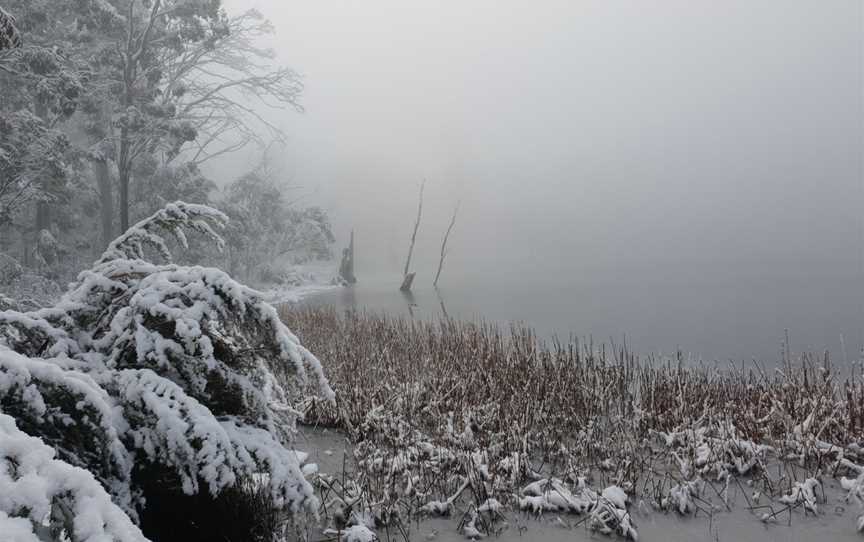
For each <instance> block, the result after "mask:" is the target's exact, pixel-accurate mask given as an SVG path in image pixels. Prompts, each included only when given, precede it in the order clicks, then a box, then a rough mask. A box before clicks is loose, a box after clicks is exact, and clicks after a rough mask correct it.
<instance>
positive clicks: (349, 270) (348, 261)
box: [339, 230, 357, 284]
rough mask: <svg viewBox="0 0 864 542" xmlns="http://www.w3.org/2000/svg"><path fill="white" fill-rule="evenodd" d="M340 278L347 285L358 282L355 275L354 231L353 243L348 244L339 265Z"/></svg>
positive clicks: (352, 234)
mask: <svg viewBox="0 0 864 542" xmlns="http://www.w3.org/2000/svg"><path fill="white" fill-rule="evenodd" d="M339 276H340V277H341V278H342V280H344V281H345V282H346V283H347V284H354V283H356V282H357V277H356V276H355V275H354V230H351V241H350V242H349V243H348V248H346V249H343V250H342V263H340V264H339Z"/></svg>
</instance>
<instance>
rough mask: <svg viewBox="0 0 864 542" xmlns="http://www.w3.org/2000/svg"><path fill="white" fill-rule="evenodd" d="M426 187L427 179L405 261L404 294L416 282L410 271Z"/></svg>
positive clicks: (421, 189) (422, 184)
mask: <svg viewBox="0 0 864 542" xmlns="http://www.w3.org/2000/svg"><path fill="white" fill-rule="evenodd" d="M425 186H426V179H423V182H422V183H420V202H419V203H418V204H417V221H416V222H415V223H414V232H413V233H412V234H411V244H410V245H409V246H408V258H407V259H406V260H405V271H403V273H402V274H403V275H404V278H403V279H402V286H400V287H399V289H400V290H402V291H403V292H408V291H410V290H411V283H413V282H414V273H413V272H412V273H409V272H408V270H409V269H410V268H411V255H412V254H414V242H415V241H416V240H417V229H418V228H419V227H420V217H421V216H422V215H423V188H424V187H425Z"/></svg>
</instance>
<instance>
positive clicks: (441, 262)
mask: <svg viewBox="0 0 864 542" xmlns="http://www.w3.org/2000/svg"><path fill="white" fill-rule="evenodd" d="M458 212H459V204H458V203H457V204H456V208H455V209H453V217H452V218H450V225H449V226H447V232H446V233H445V234H444V241H443V242H442V243H441V259H440V260H438V272H437V273H435V282H433V283H432V285H433V286H435V287H436V288H437V287H438V279H439V278H440V277H441V268H443V267H444V256H446V255H447V240H448V239H450V232H451V231H452V230H453V225H454V224H456V213H458Z"/></svg>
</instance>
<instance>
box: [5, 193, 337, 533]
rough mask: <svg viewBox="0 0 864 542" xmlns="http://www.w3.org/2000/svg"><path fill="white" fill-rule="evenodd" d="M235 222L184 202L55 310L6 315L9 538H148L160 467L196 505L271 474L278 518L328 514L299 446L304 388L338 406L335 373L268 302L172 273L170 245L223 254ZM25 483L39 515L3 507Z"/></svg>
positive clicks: (124, 241) (179, 269) (204, 276)
mask: <svg viewBox="0 0 864 542" xmlns="http://www.w3.org/2000/svg"><path fill="white" fill-rule="evenodd" d="M226 220H227V219H226V217H225V215H223V214H222V213H220V212H219V211H216V210H214V209H211V208H209V207H205V206H201V205H190V204H186V203H183V202H176V203H173V204H170V205H168V206H166V207H165V208H164V209H162V210H160V211H158V212H156V213H155V214H153V215H152V216H151V217H149V218H147V219H145V220H142V221H141V222H139V223H138V224H136V225H134V226H133V227H131V228H130V229H129V230H128V231H127V232H126V233H124V234H123V235H122V236H121V237H119V238H117V239H116V240H115V241H114V242H113V243H111V245H110V246H109V247H108V249H107V250H106V251H105V253H104V254H103V256H102V257H101V258H100V259H99V261H97V262H96V263H95V264H94V266H93V267H92V268H91V269H89V270H86V271H83V272H82V273H81V274H80V275H79V276H78V279H77V280H76V281H75V282H74V283H72V284H70V286H69V289H68V290H67V291H66V293H65V294H64V295H63V296H62V298H61V299H60V301H59V302H58V303H57V304H56V305H55V306H53V307H48V308H42V309H38V310H34V311H30V312H19V311H16V310H5V311H2V312H0V431H3V432H4V434H8V435H11V436H10V437H9V439H11V440H8V441H7V440H6V439H5V438H4V439H0V442H3V445H2V446H0V452H2V453H0V532H13V530H14V532H19V531H20V532H22V533H24V534H22V535H21V538H20V539H21V540H30V539H35V538H27V537H28V536H31V535H32V536H33V537H35V536H37V534H38V532H39V531H40V530H43V523H44V522H46V521H47V524H48V525H49V527H50V528H51V529H54V532H57V533H60V532H65V533H66V535H68V536H70V537H71V538H72V540H97V539H113V540H143V535H141V533H140V532H139V531H138V530H137V527H135V525H134V522H135V521H136V520H137V519H138V514H139V513H140V512H141V511H142V510H143V508H144V507H145V506H146V504H147V503H146V494H144V492H143V491H142V490H141V488H140V484H139V481H140V480H141V478H142V477H144V476H146V475H147V473H148V472H150V471H152V470H154V469H155V470H157V471H158V472H160V473H165V472H168V473H169V475H170V477H171V480H172V481H173V482H174V484H175V485H176V486H177V487H180V488H182V491H183V492H184V493H185V494H187V495H193V494H197V493H199V492H208V493H209V494H211V495H214V496H215V495H218V494H219V493H220V492H221V491H222V490H224V489H226V488H231V487H233V486H234V485H235V484H237V483H238V480H241V479H248V478H249V477H251V476H253V475H257V474H259V473H266V474H267V476H266V480H267V483H268V484H269V489H270V493H271V497H272V502H273V503H274V504H275V505H276V506H278V507H280V508H284V509H286V510H287V511H290V512H291V513H298V512H300V511H302V510H310V511H312V510H314V509H315V508H316V507H317V501H316V498H315V496H314V494H313V490H312V487H311V485H310V484H309V483H308V482H307V481H306V479H305V477H304V475H303V472H302V471H301V468H300V464H299V462H298V456H297V454H294V453H289V448H287V447H286V446H287V445H288V444H289V443H290V442H291V440H292V433H293V430H294V423H295V420H296V417H297V411H296V410H295V408H294V407H295V404H296V403H298V401H299V399H300V395H301V393H300V391H301V389H302V388H304V387H306V386H307V384H317V386H318V390H319V392H320V395H322V396H323V397H325V398H326V399H328V400H332V399H333V392H332V390H331V389H330V387H329V385H328V383H327V380H326V378H325V377H324V374H323V371H322V368H321V365H320V363H319V362H318V360H317V359H316V358H315V357H314V356H313V355H312V354H311V353H310V352H309V351H308V350H306V349H305V348H303V346H302V345H300V343H299V341H298V340H297V338H296V337H295V336H294V335H293V334H292V333H291V331H290V330H288V328H287V327H285V325H284V324H283V323H282V322H281V320H280V319H279V317H278V315H277V313H276V310H275V309H274V308H273V307H272V306H270V305H268V304H267V303H266V302H264V300H263V299H262V296H261V295H260V294H259V293H258V292H256V291H254V290H252V289H249V288H247V287H245V286H243V285H241V284H239V283H237V282H235V281H234V280H232V279H231V277H229V276H228V275H227V274H225V273H224V272H222V271H220V270H218V269H210V268H203V267H184V266H178V265H175V264H172V263H170V258H171V254H170V252H169V250H168V245H167V244H166V241H165V238H164V237H163V235H164V234H165V233H170V234H172V235H173V236H174V237H175V238H176V239H177V240H178V241H179V243H180V244H181V245H182V246H186V243H187V239H186V233H185V232H186V231H193V232H197V233H199V234H202V235H204V236H206V237H208V238H210V239H211V240H212V241H214V242H215V243H216V244H217V245H220V246H221V244H222V240H221V238H220V237H219V235H218V234H217V233H216V232H215V230H214V226H217V227H218V226H222V225H224V223H225V222H226ZM150 253H153V254H158V255H159V256H160V257H161V258H163V259H165V260H167V261H166V262H165V263H153V262H150V261H148V260H147V256H148V254H150ZM310 381H311V382H310ZM26 435H29V437H28V436H26ZM16 439H17V440H16ZM19 441H20V442H21V443H23V444H21V446H27V447H30V448H32V449H33V450H34V451H35V452H34V453H36V454H37V455H36V456H34V457H37V456H38V457H39V458H42V459H39V461H42V463H44V466H43V465H42V463H40V464H38V465H35V466H33V467H32V468H30V467H28V468H29V469H30V470H23V466H24V465H25V463H22V462H21V460H19V459H17V456H16V455H14V454H20V453H21V449H11V451H10V449H9V446H11V444H10V445H9V446H7V443H14V442H19ZM55 457H56V458H55ZM26 464H27V465H29V463H26ZM81 469H84V470H85V471H89V473H87V472H84V471H82V470H81ZM68 473H74V475H71V474H68ZM94 479H95V480H97V481H98V482H99V484H97V483H95V482H94ZM25 483H27V484H32V485H33V487H34V488H37V489H38V491H37V492H35V493H34V492H31V491H28V492H27V493H26V494H27V495H28V496H30V497H32V498H35V499H37V501H38V502H37V501H34V503H28V502H19V500H16V499H14V498H3V497H2V496H3V495H10V494H18V493H19V492H18V490H17V489H16V488H17V487H23V486H22V484H25ZM16 484H17V485H16ZM63 484H66V485H63ZM69 484H74V486H72V485H69ZM34 491H36V490H34ZM40 492H41V493H40ZM42 493H44V495H42ZM106 495H110V499H108V497H107V496H106ZM82 499H83V500H82ZM81 502H84V504H85V505H86V508H87V511H79V509H78V508H76V507H80V506H82V505H81ZM88 503H96V504H97V505H98V506H96V507H95V508H93V507H91V506H90V505H89V504H88ZM36 505H38V506H36ZM121 510H122V511H121ZM70 511H71V512H70ZM82 514H85V516H82ZM86 514H90V515H94V514H101V516H100V517H101V518H102V519H99V518H95V516H93V517H90V516H87V515H86ZM82 518H83V519H82ZM94 518H95V519H94ZM97 519H99V521H97ZM69 521H72V523H68V522H69ZM79 523H80V524H81V525H84V526H81V525H79ZM85 524H86V525H85ZM97 524H98V525H101V528H103V529H105V533H106V534H105V535H104V537H103V538H99V536H102V535H99V534H98V533H96V531H93V530H92V529H93V525H97ZM28 529H29V530H28ZM136 537H137V538H136Z"/></svg>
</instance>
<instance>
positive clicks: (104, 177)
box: [93, 160, 114, 251]
mask: <svg viewBox="0 0 864 542" xmlns="http://www.w3.org/2000/svg"><path fill="white" fill-rule="evenodd" d="M93 170H94V171H95V173H96V183H97V184H98V185H99V213H100V215H101V219H102V246H101V247H100V251H101V250H105V248H107V247H108V245H109V244H110V243H111V241H113V240H114V188H113V186H111V174H110V172H109V170H108V162H107V161H106V160H99V161H97V162H94V163H93Z"/></svg>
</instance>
